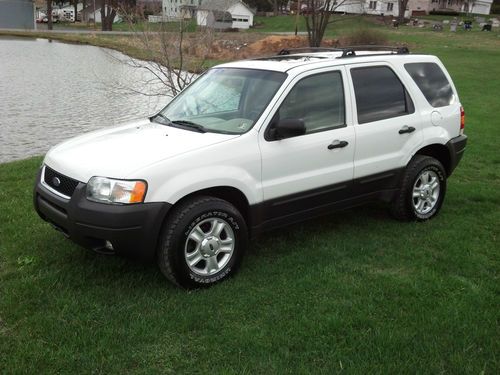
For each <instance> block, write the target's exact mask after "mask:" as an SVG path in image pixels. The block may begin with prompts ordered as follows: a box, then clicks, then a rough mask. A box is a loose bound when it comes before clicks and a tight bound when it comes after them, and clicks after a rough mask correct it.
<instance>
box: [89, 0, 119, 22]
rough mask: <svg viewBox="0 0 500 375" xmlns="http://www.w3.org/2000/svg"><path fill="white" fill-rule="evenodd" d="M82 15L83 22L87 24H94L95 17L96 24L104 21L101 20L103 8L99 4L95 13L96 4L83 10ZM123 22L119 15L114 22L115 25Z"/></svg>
mask: <svg viewBox="0 0 500 375" xmlns="http://www.w3.org/2000/svg"><path fill="white" fill-rule="evenodd" d="M106 10H108V9H107V8H106ZM80 15H81V18H82V22H87V23H91V22H94V17H95V22H96V23H101V21H102V19H101V6H100V5H99V3H97V4H96V5H95V11H94V4H93V3H92V4H90V5H89V6H87V7H85V8H83V9H82V11H81V12H80ZM121 21H122V18H121V17H120V16H119V15H118V13H117V14H116V16H115V19H114V20H113V23H118V22H121Z"/></svg>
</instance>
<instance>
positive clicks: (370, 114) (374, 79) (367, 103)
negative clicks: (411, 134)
mask: <svg viewBox="0 0 500 375" xmlns="http://www.w3.org/2000/svg"><path fill="white" fill-rule="evenodd" d="M351 76H352V82H353V84H354V93H355V95H356V107H357V110H358V123H359V124H365V123H367V122H373V121H379V120H384V119H388V118H392V117H398V116H403V115H406V114H409V113H413V112H415V108H414V106H413V102H412V100H411V98H410V96H409V95H408V93H407V91H406V89H405V87H404V86H403V84H402V83H401V81H400V80H399V78H398V77H397V76H396V74H395V73H394V72H393V71H392V69H391V68H389V67H387V66H370V67H365V68H355V69H351Z"/></svg>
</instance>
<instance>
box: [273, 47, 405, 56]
mask: <svg viewBox="0 0 500 375" xmlns="http://www.w3.org/2000/svg"><path fill="white" fill-rule="evenodd" d="M356 51H387V52H389V53H390V54H391V55H392V54H398V55H406V54H409V53H410V50H409V49H408V47H406V46H404V47H391V46H375V45H366V46H349V47H300V48H283V49H282V50H281V51H279V52H278V56H284V55H291V54H293V53H304V52H342V56H340V57H339V58H343V57H354V56H359V55H356Z"/></svg>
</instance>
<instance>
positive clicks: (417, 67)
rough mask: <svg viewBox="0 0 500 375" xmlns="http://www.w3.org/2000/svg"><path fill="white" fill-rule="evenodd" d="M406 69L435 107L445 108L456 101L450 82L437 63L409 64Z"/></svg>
mask: <svg viewBox="0 0 500 375" xmlns="http://www.w3.org/2000/svg"><path fill="white" fill-rule="evenodd" d="M405 69H406V71H407V72H408V74H410V76H411V78H413V80H414V81H415V83H416V84H417V86H418V88H419V89H420V91H422V94H424V96H425V98H426V99H427V101H428V102H429V104H430V105H432V106H433V107H444V106H447V105H450V104H451V103H453V101H454V94H453V90H452V89H451V85H450V82H448V79H447V78H446V76H445V75H444V73H443V71H442V70H441V68H440V67H439V65H437V64H435V63H409V64H405Z"/></svg>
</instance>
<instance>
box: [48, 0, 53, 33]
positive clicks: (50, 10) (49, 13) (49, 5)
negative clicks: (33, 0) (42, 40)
mask: <svg viewBox="0 0 500 375" xmlns="http://www.w3.org/2000/svg"><path fill="white" fill-rule="evenodd" d="M47 29H49V30H52V0H47Z"/></svg>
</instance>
